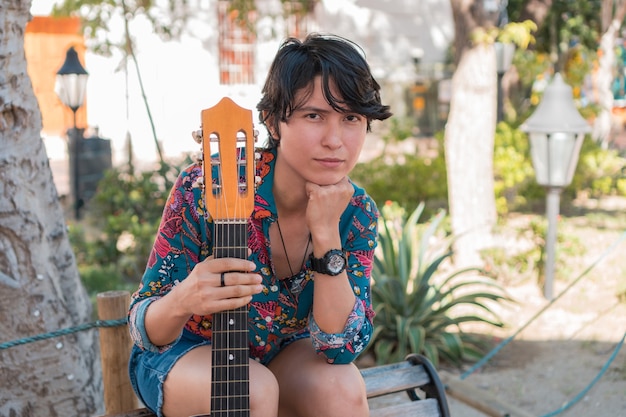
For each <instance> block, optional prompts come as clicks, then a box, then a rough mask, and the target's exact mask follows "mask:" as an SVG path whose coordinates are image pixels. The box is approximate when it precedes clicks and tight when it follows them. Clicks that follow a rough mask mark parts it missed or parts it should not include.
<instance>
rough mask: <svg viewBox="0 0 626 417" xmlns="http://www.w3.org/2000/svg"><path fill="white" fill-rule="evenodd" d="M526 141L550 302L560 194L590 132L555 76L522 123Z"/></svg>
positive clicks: (569, 93) (562, 84) (570, 177)
mask: <svg viewBox="0 0 626 417" xmlns="http://www.w3.org/2000/svg"><path fill="white" fill-rule="evenodd" d="M521 130H522V131H524V132H526V133H528V136H529V138H530V153H531V158H532V163H533V167H534V168H535V175H536V178H537V183H538V184H539V185H542V186H544V187H546V189H547V196H546V217H547V218H548V233H547V237H546V264H545V283H544V296H545V297H546V298H547V299H552V284H553V278H554V259H555V252H554V246H555V243H556V220H557V217H558V214H559V200H560V196H561V191H563V188H564V187H566V186H568V185H569V184H570V183H571V182H572V177H573V176H574V171H575V169H576V164H577V163H578V155H579V153H580V147H581V146H582V143H583V139H584V137H585V133H588V132H590V131H591V128H590V126H589V124H588V123H587V122H586V121H585V119H584V118H583V117H582V116H581V115H580V113H579V112H578V110H577V109H576V105H575V103H574V100H573V96H572V88H571V87H570V86H569V85H567V84H566V83H565V82H564V81H563V78H562V77H561V74H559V73H557V74H556V75H555V76H554V77H553V79H552V81H551V82H550V84H549V85H548V86H547V87H546V89H545V91H544V93H543V98H542V100H541V103H539V106H538V107H537V109H536V110H535V112H534V113H533V114H532V115H531V116H530V117H529V118H528V119H527V120H526V122H524V124H522V126H521Z"/></svg>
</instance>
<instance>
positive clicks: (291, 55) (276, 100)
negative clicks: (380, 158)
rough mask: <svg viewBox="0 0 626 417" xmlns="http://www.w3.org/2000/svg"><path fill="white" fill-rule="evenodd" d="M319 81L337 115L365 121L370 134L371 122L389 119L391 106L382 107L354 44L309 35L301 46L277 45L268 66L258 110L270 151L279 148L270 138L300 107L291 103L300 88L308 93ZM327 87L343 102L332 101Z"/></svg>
mask: <svg viewBox="0 0 626 417" xmlns="http://www.w3.org/2000/svg"><path fill="white" fill-rule="evenodd" d="M318 75H320V76H321V78H322V91H323V92H324V97H325V98H326V100H327V101H328V103H329V104H330V105H331V106H332V107H333V108H334V109H335V110H337V111H340V112H347V111H350V112H355V113H357V114H361V115H363V116H365V117H366V118H367V130H368V131H370V130H371V121H372V120H384V119H386V118H388V117H390V116H391V112H390V110H389V106H386V105H383V104H382V103H381V100H380V85H378V83H377V82H376V80H375V79H374V77H373V76H372V73H371V71H370V68H369V65H368V64H367V62H366V60H365V54H364V52H363V50H362V49H361V48H360V47H359V46H358V45H357V44H355V43H354V42H352V41H350V40H348V39H345V38H342V37H340V36H336V35H325V34H320V33H312V34H309V35H308V36H307V37H306V39H305V40H304V41H300V40H299V39H296V38H289V39H287V40H285V41H284V42H283V43H282V44H281V46H280V48H279V50H278V52H277V54H276V57H275V58H274V61H273V62H272V65H271V67H270V70H269V73H268V75H267V79H266V80H265V85H264V86H263V90H262V98H261V100H260V101H259V103H258V104H257V110H258V111H259V119H260V120H261V123H263V124H264V125H265V126H266V127H267V129H268V133H269V136H270V139H269V147H270V148H272V147H275V146H276V145H277V143H278V142H277V141H276V139H277V138H274V137H273V135H272V132H274V133H275V134H278V132H279V131H280V130H279V124H280V122H286V121H287V119H288V118H289V116H290V115H291V114H292V113H293V111H294V110H296V109H297V108H298V106H299V105H300V104H301V103H296V102H295V96H296V93H297V92H298V91H299V90H301V89H303V88H308V89H310V90H311V92H312V90H313V79H314V78H315V77H316V76H318ZM331 82H333V83H334V86H335V88H337V90H338V92H339V94H340V96H341V97H335V96H333V95H332V93H331V88H330V87H331ZM268 123H269V124H270V125H268Z"/></svg>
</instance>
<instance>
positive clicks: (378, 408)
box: [98, 291, 450, 417]
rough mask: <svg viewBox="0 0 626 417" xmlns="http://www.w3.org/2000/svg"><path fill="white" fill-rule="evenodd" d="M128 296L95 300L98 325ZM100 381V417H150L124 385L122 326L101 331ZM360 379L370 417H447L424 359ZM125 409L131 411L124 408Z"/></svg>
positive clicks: (440, 389)
mask: <svg viewBox="0 0 626 417" xmlns="http://www.w3.org/2000/svg"><path fill="white" fill-rule="evenodd" d="M128 300H129V294H128V293H127V292H123V291H113V292H107V293H102V294H98V314H99V317H100V319H101V320H112V319H116V318H120V314H125V309H126V308H127V306H128ZM100 351H101V358H102V371H103V372H102V373H103V381H104V396H105V408H106V412H107V413H108V414H107V415H106V416H104V417H155V415H154V414H153V413H151V412H150V411H148V410H147V409H145V408H139V409H134V410H132V411H120V410H131V409H132V408H134V407H136V399H135V397H134V395H133V394H132V388H131V387H130V381H128V375H127V370H126V369H127V365H128V356H129V351H130V336H129V335H128V330H127V328H126V327H125V326H120V327H116V328H101V329H100ZM361 374H362V375H363V378H364V379H365V386H366V389H367V398H368V402H369V404H370V415H371V417H450V412H449V409H448V402H447V399H446V392H445V388H444V386H443V384H442V382H441V380H440V378H439V375H438V374H437V371H436V370H435V368H434V367H433V365H432V364H431V363H430V361H428V359H426V358H425V357H424V356H421V355H417V354H412V355H409V356H407V358H406V360H404V361H402V362H398V363H393V364H390V365H382V366H375V367H372V368H365V369H362V370H361ZM129 404H130V406H129Z"/></svg>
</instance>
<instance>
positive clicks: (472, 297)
mask: <svg viewBox="0 0 626 417" xmlns="http://www.w3.org/2000/svg"><path fill="white" fill-rule="evenodd" d="M423 210H424V204H423V203H421V204H420V205H419V206H418V207H417V209H416V210H415V211H414V212H413V213H412V214H411V215H410V217H409V218H408V219H407V220H406V221H405V219H404V217H405V216H404V213H403V209H401V208H400V207H399V206H398V205H397V204H395V203H389V204H387V205H385V206H384V207H383V208H382V222H381V223H382V227H381V230H380V235H379V247H378V249H377V252H376V255H375V259H374V270H373V277H374V284H373V285H372V298H373V303H374V306H375V309H376V317H375V319H374V324H375V331H374V338H373V341H372V346H373V350H374V354H375V357H376V361H377V363H379V364H383V363H388V362H393V361H398V360H402V359H403V358H404V357H405V356H406V355H407V354H408V353H422V354H424V355H425V356H426V357H428V358H429V359H430V360H431V361H432V362H433V363H434V364H435V365H437V364H438V363H439V360H440V359H442V360H445V361H447V362H449V363H452V364H455V365H460V364H461V363H462V362H463V361H465V360H478V359H479V358H480V357H482V355H483V354H484V352H485V351H486V347H487V346H486V344H485V343H484V341H483V340H482V339H481V338H480V337H478V336H476V335H472V334H470V333H467V332H465V331H464V330H463V329H462V325H463V324H464V323H482V324H487V325H490V326H496V327H502V326H503V323H502V322H501V321H500V320H499V319H498V318H497V316H496V314H495V313H494V312H493V310H492V309H491V307H490V306H489V305H488V303H487V302H500V301H502V300H508V297H507V296H506V295H504V291H503V290H502V289H501V288H500V287H499V285H498V284H497V283H496V282H495V281H494V280H493V279H491V278H489V277H488V276H486V275H485V273H484V271H482V270H480V269H479V268H467V269H461V270H457V271H453V272H443V271H442V270H443V269H444V268H443V265H444V263H445V261H447V260H449V258H450V257H451V256H452V251H451V250H450V244H449V243H447V244H445V245H444V248H443V251H441V250H439V251H438V250H434V249H435V248H434V247H433V245H432V243H431V242H432V241H433V240H436V239H435V238H436V233H437V231H438V229H439V228H440V226H441V223H442V221H443V220H444V218H445V212H444V211H443V210H442V211H440V212H439V213H438V214H437V215H436V216H434V217H433V218H432V219H431V220H430V221H429V222H426V223H424V224H418V221H419V218H420V216H421V215H422V212H423ZM441 252H443V253H441ZM481 313H486V314H483V315H480V314H481Z"/></svg>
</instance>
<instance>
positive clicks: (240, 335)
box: [211, 219, 250, 417]
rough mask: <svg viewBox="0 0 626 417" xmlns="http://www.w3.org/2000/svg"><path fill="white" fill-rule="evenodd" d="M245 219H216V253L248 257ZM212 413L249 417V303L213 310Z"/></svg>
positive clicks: (221, 415) (231, 416) (214, 250)
mask: <svg viewBox="0 0 626 417" xmlns="http://www.w3.org/2000/svg"><path fill="white" fill-rule="evenodd" d="M246 227H247V223H246V220H245V219H244V220H232V221H216V222H215V233H214V245H213V255H214V256H215V257H216V258H226V257H228V258H239V259H247V257H248V244H247V240H248V239H247V237H248V234H247V229H246ZM211 343H212V347H213V366H212V382H211V416H212V417H249V416H250V400H249V362H248V361H249V348H248V307H247V306H242V307H240V308H237V309H235V310H228V311H222V312H219V313H215V314H213V330H212V342H211Z"/></svg>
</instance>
